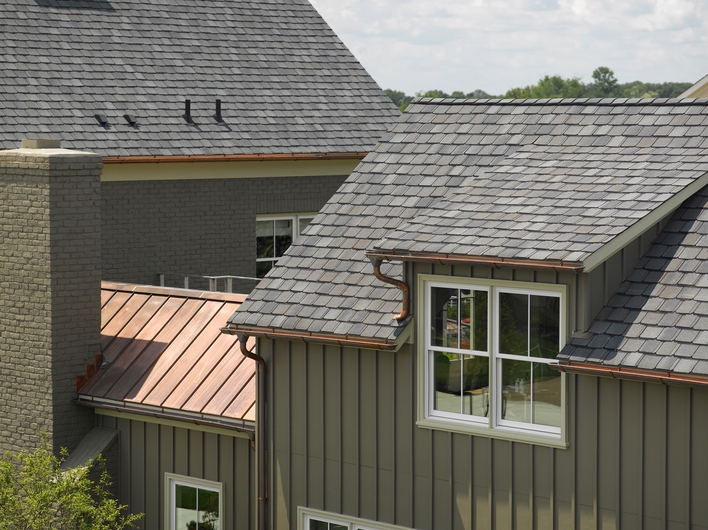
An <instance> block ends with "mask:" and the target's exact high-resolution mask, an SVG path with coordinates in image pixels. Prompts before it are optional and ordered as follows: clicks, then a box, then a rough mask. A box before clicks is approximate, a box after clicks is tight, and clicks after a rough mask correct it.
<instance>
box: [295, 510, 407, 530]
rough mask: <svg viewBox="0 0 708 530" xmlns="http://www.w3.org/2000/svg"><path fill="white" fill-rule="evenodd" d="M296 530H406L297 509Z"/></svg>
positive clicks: (404, 529) (337, 515) (344, 516)
mask: <svg viewBox="0 0 708 530" xmlns="http://www.w3.org/2000/svg"><path fill="white" fill-rule="evenodd" d="M298 530H408V529H406V528H403V527H402V526H395V525H390V524H386V523H379V522H376V521H368V520H366V519H359V518H358V517H349V516H346V515H339V514H334V513H328V512H323V511H320V510H313V509H312V508H303V507H302V506H300V507H298Z"/></svg>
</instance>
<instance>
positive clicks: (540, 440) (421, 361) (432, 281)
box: [416, 274, 569, 448]
mask: <svg viewBox="0 0 708 530" xmlns="http://www.w3.org/2000/svg"><path fill="white" fill-rule="evenodd" d="M431 287H449V288H455V287H457V288H462V289H470V288H473V287H479V288H484V289H485V290H486V289H488V292H489V296H488V300H489V305H488V311H489V313H488V319H489V320H488V322H489V323H490V324H489V328H488V329H489V333H488V336H487V344H488V348H487V349H488V351H487V355H488V357H489V358H490V372H489V380H490V387H492V388H494V387H498V386H499V385H500V380H498V378H500V377H501V374H500V373H499V370H498V369H497V367H496V365H497V363H498V362H499V357H497V356H496V355H495V354H494V353H493V352H494V351H496V349H497V344H498V329H497V325H496V321H497V305H498V303H497V299H498V293H499V292H500V291H504V292H510V291H511V292H521V293H523V294H536V293H538V294H540V295H544V294H546V295H551V296H558V297H559V298H560V341H561V344H565V343H566V340H567V337H568V335H569V334H568V329H567V328H568V287H567V286H566V285H564V284H548V283H534V282H523V281H510V280H491V279H488V278H469V277H457V276H445V275H437V274H435V275H433V274H419V275H418V278H417V292H418V297H417V304H416V311H417V314H418V317H419V318H418V324H419V325H418V326H417V330H416V340H417V342H418V347H417V367H418V377H417V389H418V392H417V421H416V425H418V426H419V427H422V428H427V429H435V430H444V431H449V432H458V433H463V434H472V435H476V436H483V437H488V438H497V439H502V440H511V441H521V442H527V443H532V444H535V445H546V446H550V447H557V448H567V447H568V442H567V434H568V414H567V412H568V391H567V375H566V374H565V373H563V372H561V374H560V378H561V380H560V383H561V422H560V423H561V425H560V433H549V432H544V431H545V429H543V428H538V427H536V428H528V427H523V426H516V425H511V424H509V423H507V424H506V425H500V424H499V422H498V421H497V418H496V416H497V414H496V410H498V407H499V403H498V400H499V399H500V398H499V395H498V394H497V392H495V391H494V390H492V392H491V394H492V396H491V398H492V399H490V411H489V419H488V420H487V421H486V422H480V421H478V420H477V421H475V420H461V419H459V418H454V417H445V414H444V413H442V414H441V413H437V414H435V415H431V414H430V408H429V403H430V399H431V395H430V387H429V385H428V382H429V380H428V377H429V375H428V374H431V373H432V368H431V366H430V363H431V362H432V361H431V360H430V356H429V355H428V344H429V343H428V338H429V333H430V330H429V328H430V323H429V318H430V315H429V311H428V300H429V297H430V288H431ZM491 359H493V361H492V360H491ZM492 385H493V386H492Z"/></svg>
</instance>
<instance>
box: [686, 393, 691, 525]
mask: <svg viewBox="0 0 708 530" xmlns="http://www.w3.org/2000/svg"><path fill="white" fill-rule="evenodd" d="M692 424H693V388H689V389H688V416H687V418H686V430H687V431H688V432H687V433H686V447H685V451H686V460H687V464H688V465H687V466H686V527H687V528H691V478H692V477H691V469H693V443H692V440H691V437H692V436H693V432H692V429H691V426H692Z"/></svg>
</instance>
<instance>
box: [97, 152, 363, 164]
mask: <svg viewBox="0 0 708 530" xmlns="http://www.w3.org/2000/svg"><path fill="white" fill-rule="evenodd" d="M367 154H369V153H368V152H363V151H356V152H341V153H264V154H259V153H247V154H230V155H229V154H223V155H149V156H148V155H145V156H104V157H103V158H102V159H103V163H104V164H159V163H163V164H165V163H184V162H274V161H276V162H284V161H304V160H361V159H363V158H364V157H365V156H366V155H367Z"/></svg>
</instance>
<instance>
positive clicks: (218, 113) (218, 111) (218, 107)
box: [214, 99, 223, 121]
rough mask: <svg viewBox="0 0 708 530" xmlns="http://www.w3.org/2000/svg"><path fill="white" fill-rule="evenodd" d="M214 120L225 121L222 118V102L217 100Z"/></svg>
mask: <svg viewBox="0 0 708 530" xmlns="http://www.w3.org/2000/svg"><path fill="white" fill-rule="evenodd" d="M214 119H215V120H216V121H223V119H222V118H221V100H220V99H217V100H216V113H215V114H214Z"/></svg>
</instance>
